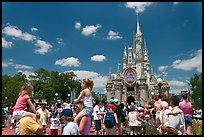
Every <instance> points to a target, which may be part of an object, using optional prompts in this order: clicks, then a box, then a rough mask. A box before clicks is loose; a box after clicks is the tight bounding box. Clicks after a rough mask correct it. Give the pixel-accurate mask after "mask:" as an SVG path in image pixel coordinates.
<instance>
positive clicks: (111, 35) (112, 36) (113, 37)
mask: <svg viewBox="0 0 204 137" xmlns="http://www.w3.org/2000/svg"><path fill="white" fill-rule="evenodd" d="M122 38H123V37H121V36H119V33H118V32H114V31H112V30H110V31H109V32H108V36H107V39H110V40H116V39H122Z"/></svg>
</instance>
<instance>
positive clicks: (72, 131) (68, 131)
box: [60, 109, 80, 135]
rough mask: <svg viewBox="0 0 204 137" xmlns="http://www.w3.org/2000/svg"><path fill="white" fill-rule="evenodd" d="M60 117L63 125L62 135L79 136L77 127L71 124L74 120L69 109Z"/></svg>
mask: <svg viewBox="0 0 204 137" xmlns="http://www.w3.org/2000/svg"><path fill="white" fill-rule="evenodd" d="M60 116H61V119H62V120H63V121H64V123H65V127H64V129H63V131H62V135H80V133H79V127H78V125H77V124H76V123H74V122H73V121H74V118H73V112H72V110H71V109H64V110H63V111H62V113H61V114H60Z"/></svg>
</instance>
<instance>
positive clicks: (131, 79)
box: [106, 15, 170, 105]
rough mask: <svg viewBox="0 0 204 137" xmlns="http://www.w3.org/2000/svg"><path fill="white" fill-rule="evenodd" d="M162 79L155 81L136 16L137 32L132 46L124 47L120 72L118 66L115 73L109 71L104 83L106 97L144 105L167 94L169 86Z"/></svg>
mask: <svg viewBox="0 0 204 137" xmlns="http://www.w3.org/2000/svg"><path fill="white" fill-rule="evenodd" d="M162 74H163V79H161V78H159V79H157V78H156V76H155V75H153V70H152V67H151V64H150V61H149V55H148V49H147V44H146V41H145V40H144V41H143V39H142V32H141V29H140V24H139V20H138V15H137V30H136V35H135V36H134V37H133V45H132V46H128V47H127V46H126V45H125V47H124V53H123V58H122V72H120V64H118V67H117V72H116V73H115V74H112V73H111V72H110V71H109V78H108V81H107V83H106V91H107V92H106V97H107V100H108V101H109V100H110V99H111V98H117V99H118V100H119V102H124V103H131V102H138V101H139V102H140V103H141V104H142V105H144V104H145V103H146V102H147V101H148V100H149V99H150V98H152V96H154V95H158V94H164V93H165V92H166V93H168V94H169V88H170V87H169V84H168V82H167V81H166V80H165V77H164V76H165V72H163V73H162Z"/></svg>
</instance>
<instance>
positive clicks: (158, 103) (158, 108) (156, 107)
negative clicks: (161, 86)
mask: <svg viewBox="0 0 204 137" xmlns="http://www.w3.org/2000/svg"><path fill="white" fill-rule="evenodd" d="M161 103H162V95H161V94H160V95H159V96H158V99H157V101H156V102H155V103H154V111H155V112H156V115H155V116H156V117H155V120H156V126H157V127H159V125H160V120H159V116H160V111H161V108H162V107H161Z"/></svg>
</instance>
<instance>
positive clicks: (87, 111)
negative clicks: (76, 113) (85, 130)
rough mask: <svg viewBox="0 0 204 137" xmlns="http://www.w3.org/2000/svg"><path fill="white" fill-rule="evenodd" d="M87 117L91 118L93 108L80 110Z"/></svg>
mask: <svg viewBox="0 0 204 137" xmlns="http://www.w3.org/2000/svg"><path fill="white" fill-rule="evenodd" d="M82 111H83V112H84V113H85V114H86V115H87V116H91V115H92V113H93V108H92V107H85V108H83V110H82Z"/></svg>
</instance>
